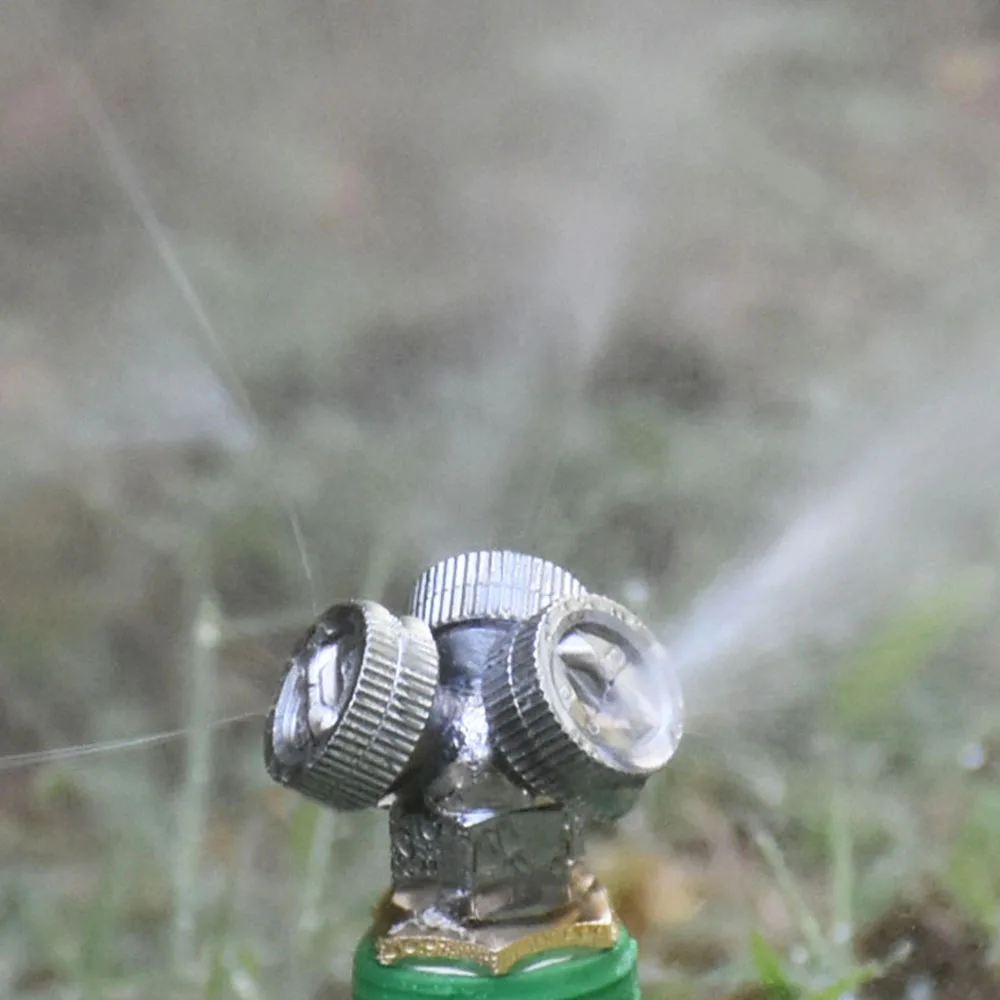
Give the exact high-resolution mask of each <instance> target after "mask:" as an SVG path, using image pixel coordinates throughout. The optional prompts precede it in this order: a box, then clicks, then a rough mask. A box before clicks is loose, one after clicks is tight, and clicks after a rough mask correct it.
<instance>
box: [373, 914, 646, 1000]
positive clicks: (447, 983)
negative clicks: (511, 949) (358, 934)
mask: <svg viewBox="0 0 1000 1000" xmlns="http://www.w3.org/2000/svg"><path fill="white" fill-rule="evenodd" d="M637 955H638V948H637V947H636V943H635V940H634V939H633V938H631V937H630V936H629V935H628V934H627V933H626V932H625V931H624V930H623V931H622V934H621V937H620V938H619V939H618V943H617V944H616V945H615V946H614V948H611V949H608V950H607V951H575V952H570V951H552V952H546V953H543V954H540V955H535V956H533V957H532V958H530V959H525V961H524V962H523V963H521V964H520V965H518V966H515V967H514V968H513V969H512V970H511V971H510V972H508V973H507V974H506V975H503V976H493V975H487V974H485V973H484V972H483V971H482V970H481V969H480V968H479V967H478V966H476V965H473V964H471V963H463V962H454V961H448V962H443V961H441V962H432V961H428V960H415V959H411V960H407V961H403V962H400V963H398V964H396V965H381V964H380V963H379V961H378V959H377V958H376V957H375V947H374V944H373V942H372V939H371V937H366V938H364V939H363V940H362V942H361V944H360V945H358V948H357V951H356V952H355V954H354V1000H423V998H427V1000H640V998H641V994H640V992H639V977H638V972H637Z"/></svg>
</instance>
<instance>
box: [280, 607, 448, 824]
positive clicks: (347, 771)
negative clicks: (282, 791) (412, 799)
mask: <svg viewBox="0 0 1000 1000" xmlns="http://www.w3.org/2000/svg"><path fill="white" fill-rule="evenodd" d="M351 603H352V605H353V606H354V607H357V608H358V609H359V610H360V611H361V612H362V614H363V615H364V622H365V648H364V653H363V655H362V661H361V668H360V670H359V671H358V678H357V683H356V685H355V688H354V691H353V692H352V694H351V696H350V699H349V700H348V703H347V705H346V706H345V708H344V711H343V714H342V715H341V717H340V718H339V719H338V720H337V723H336V725H335V727H334V729H333V731H332V732H331V733H330V735H329V736H328V737H327V738H326V744H325V746H324V747H323V749H322V751H321V752H319V753H318V754H317V755H316V756H315V757H313V758H312V759H310V760H308V761H307V762H306V763H305V764H303V765H299V766H298V767H295V768H293V769H290V770H289V771H288V772H286V773H285V774H283V775H281V776H280V777H279V780H281V781H282V783H283V784H287V785H289V786H291V787H292V788H294V789H295V790H296V791H298V792H301V793H302V794H303V795H306V796H308V797H309V798H312V799H315V800H316V801H318V802H322V803H324V804H325V805H329V806H332V807H334V808H335V809H342V810H350V809H364V808H367V807H370V806H374V805H377V803H378V802H379V801H380V800H381V799H382V798H383V797H384V796H385V794H386V793H387V792H388V791H389V789H390V787H391V786H392V785H393V784H394V783H395V781H396V780H397V779H398V778H399V776H400V775H401V774H402V772H403V771H404V770H405V768H406V766H407V764H408V763H409V760H410V757H411V755H412V754H413V751H414V748H415V747H416V745H417V742H418V740H419V739H420V737H421V735H422V734H423V731H424V727H425V726H426V724H427V720H428V718H429V716H430V710H431V704H432V703H433V701H434V694H435V691H436V689H437V680H438V652H437V647H436V646H435V644H434V640H433V638H432V636H431V634H430V629H429V628H428V627H427V626H426V625H425V624H424V623H423V622H421V621H417V620H414V619H407V620H406V621H405V622H404V621H401V620H400V619H398V618H396V617H395V616H394V615H393V614H391V613H390V612H389V611H387V610H386V609H385V608H383V607H382V606H381V605H380V604H376V603H375V602H374V601H356V602H351Z"/></svg>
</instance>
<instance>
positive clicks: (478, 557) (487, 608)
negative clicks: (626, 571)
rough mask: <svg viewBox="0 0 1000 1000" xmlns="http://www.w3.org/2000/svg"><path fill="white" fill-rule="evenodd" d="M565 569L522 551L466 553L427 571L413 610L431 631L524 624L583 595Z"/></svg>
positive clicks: (420, 581)
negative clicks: (477, 624)
mask: <svg viewBox="0 0 1000 1000" xmlns="http://www.w3.org/2000/svg"><path fill="white" fill-rule="evenodd" d="M583 592H584V590H583V586H582V584H581V583H580V581H579V580H577V579H576V578H575V577H573V576H571V575H570V574H569V573H567V572H566V570H564V569H562V567H560V566H556V565H555V564H554V563H550V562H548V561H547V560H545V559H539V558H538V557H537V556H530V555H525V554H524V553H522V552H509V551H506V550H503V551H495V552H491V551H483V552H466V553H464V554H462V555H458V556H452V557H451V558H449V559H443V560H442V561H441V562H439V563H437V564H436V565H434V566H431V567H430V569H428V570H426V571H425V572H424V573H423V574H422V575H421V577H420V579H419V580H418V581H417V584H416V586H415V587H414V589H413V597H412V601H411V605H410V611H411V613H412V614H414V615H416V616H417V617H418V618H422V619H423V620H424V621H425V622H427V624H428V625H430V627H431V628H432V629H437V628H440V627H442V626H445V625H453V624H456V623H458V622H473V621H523V620H524V619H525V618H530V617H531V616H532V615H533V614H537V612H539V611H541V610H542V608H545V607H548V605H549V604H551V603H552V602H553V601H554V600H556V599H557V598H559V597H570V596H573V595H575V594H582V593H583Z"/></svg>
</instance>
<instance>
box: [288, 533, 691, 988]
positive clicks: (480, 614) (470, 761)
mask: <svg viewBox="0 0 1000 1000" xmlns="http://www.w3.org/2000/svg"><path fill="white" fill-rule="evenodd" d="M339 607H340V608H341V610H340V611H338V610H337V609H331V612H328V613H327V615H326V616H324V618H323V619H321V621H320V623H318V625H317V626H316V628H315V629H314V631H313V633H311V634H310V636H309V637H307V639H306V640H305V642H304V643H303V645H302V647H301V648H300V650H299V651H298V652H297V654H296V655H295V656H293V658H292V660H291V662H290V664H289V668H288V675H287V677H286V681H285V684H284V686H283V688H282V691H281V693H280V694H279V696H278V699H277V703H276V706H275V711H274V714H273V719H272V721H271V722H270V723H269V727H268V741H269V742H268V746H269V757H268V760H269V769H271V773H272V775H273V776H275V777H276V778H277V780H281V781H284V783H286V784H289V785H291V786H292V787H295V788H297V789H298V790H300V791H302V792H303V793H304V794H307V795H311V796H312V797H314V798H317V799H319V800H320V801H324V802H326V803H327V804H330V805H333V806H334V807H336V808H358V807H360V806H361V805H365V804H369V805H373V804H375V803H376V802H378V803H380V804H382V805H386V806H388V807H389V825H390V841H391V858H390V864H391V871H392V889H391V890H390V896H391V898H392V899H393V900H395V903H394V906H395V909H393V910H392V912H393V913H395V914H396V915H397V917H398V920H397V921H396V923H393V920H389V921H388V924H386V928H385V929H384V932H383V933H382V937H381V939H380V945H379V949H380V950H379V954H380V955H382V956H383V957H384V960H386V961H391V960H397V959H398V958H400V957H404V956H406V955H420V954H425V955H431V954H437V953H440V949H441V948H445V949H446V950H447V949H448V948H452V950H454V947H458V945H457V944H455V942H461V947H462V948H464V949H466V950H468V949H469V948H472V950H473V951H476V953H477V954H479V953H480V952H482V954H484V955H487V956H489V955H490V954H493V953H492V952H491V948H493V945H496V946H497V947H498V948H500V950H503V949H505V948H508V946H512V947H514V951H513V952H510V954H513V953H516V954H518V955H521V954H522V952H523V951H524V949H525V948H528V949H529V952H530V949H531V948H533V947H536V946H537V947H539V948H541V947H542V945H543V943H545V942H551V941H553V940H559V941H562V942H564V943H569V942H576V943H578V944H582V945H584V946H588V947H611V946H612V945H613V943H614V940H615V934H616V933H617V932H616V930H615V928H616V927H617V924H616V923H615V921H614V919H613V917H612V916H611V915H610V909H608V911H607V914H605V915H602V916H601V917H600V919H599V920H597V922H596V923H595V922H594V919H592V918H593V917H594V912H596V911H594V909H593V906H592V905H590V904H594V901H595V900H598V901H600V900H601V899H604V897H603V896H602V895H601V893H602V892H603V890H600V888H599V887H598V886H597V885H596V883H595V882H594V881H593V877H592V876H588V875H587V874H586V873H585V871H584V870H583V868H582V863H581V859H582V857H583V853H584V844H583V829H584V825H585V822H586V819H587V817H588V816H594V815H598V816H602V817H611V818H616V817H618V816H621V815H622V814H624V813H625V812H627V811H628V809H629V808H631V806H632V805H634V803H635V799H636V796H637V794H638V792H639V790H640V789H641V787H642V785H643V784H644V782H645V781H646V779H647V778H648V777H649V776H650V775H651V774H652V773H653V772H655V771H656V770H658V769H659V768H661V767H662V766H663V765H664V764H666V762H667V761H668V760H669V759H670V757H671V755H672V754H673V752H674V750H675V749H676V746H677V741H678V740H679V738H680V733H681V716H682V710H683V703H682V700H681V697H680V692H679V690H678V689H677V687H676V683H675V682H674V681H673V678H672V675H671V674H670V672H669V667H668V665H667V664H666V663H665V660H664V659H663V656H662V650H661V648H660V647H659V644H658V643H656V641H655V639H654V638H653V636H652V634H651V633H650V632H649V631H648V629H646V628H645V626H643V625H642V623H641V622H639V620H638V619H637V618H635V616H633V615H632V614H631V613H630V612H629V611H627V610H626V609H625V608H623V607H622V606H621V605H618V604H616V603H614V602H613V601H610V600H608V599H607V598H603V597H598V596H594V595H590V594H588V593H587V592H586V591H585V590H584V588H583V586H582V585H581V584H580V582H579V581H578V580H576V579H575V578H574V577H572V576H571V575H570V574H569V573H567V572H566V571H565V570H563V569H561V568H560V567H558V566H555V565H553V564H552V563H548V562H546V561H545V560H542V559H539V558H537V557H534V556H529V555H524V554H521V553H514V552H506V551H504V552H473V553H467V554H464V555H459V556H455V557H452V558H451V559H446V560H444V561H442V562H440V563H438V564H437V565H436V566H433V567H431V568H430V569H429V570H427V571H426V572H425V573H424V574H423V575H422V576H421V577H420V579H419V580H418V582H417V585H416V587H415V588H414V592H413V597H412V602H411V609H412V611H413V615H414V617H412V618H407V619H404V620H403V621H400V620H399V619H396V618H394V617H393V616H392V615H391V614H389V612H387V611H386V610H385V609H384V608H381V607H379V606H378V605H372V604H371V603H370V602H357V603H354V604H350V605H344V606H339ZM344 609H346V610H344ZM359 616H360V618H359ZM361 619H363V624H364V629H363V630H362V629H361V628H360V626H359V621H361ZM404 622H405V624H404ZM362 631H363V632H364V642H363V643H362V642H361V641H360V636H361V634H362ZM359 650H363V652H360V653H359ZM432 651H433V652H432ZM383 757H384V758H385V759H382V758H383ZM581 887H583V888H581ZM584 897H586V899H587V900H589V901H590V902H589V903H588V905H590V909H588V908H587V906H583V903H582V901H583V899H584ZM605 904H606V899H604V903H602V904H601V905H605ZM595 905H596V904H595ZM598 909H600V907H598ZM387 912H388V911H387ZM601 912H602V914H603V911H601ZM588 914H589V915H588ZM383 916H384V914H383ZM527 928H530V933H529V931H528V930H526V929H527ZM574 928H575V929H574ZM553 935H554V936H553ZM448 942H452V943H451V944H449V943H448ZM489 942H493V944H492V945H491V944H490V943H489ZM497 942H500V944H497ZM532 942H534V943H532ZM552 946H553V945H551V943H549V944H545V947H552ZM483 948H485V951H483ZM477 949H479V950H478V951H477ZM493 950H494V951H496V948H493ZM449 953H450V952H449ZM504 953H505V954H507V952H504ZM455 954H458V952H455ZM484 961H485V959H484ZM504 961H505V960H501V959H499V958H497V957H496V955H495V954H493V957H492V958H489V961H488V962H487V964H488V965H490V967H493V966H496V967H497V968H500V967H501V966H503V964H504Z"/></svg>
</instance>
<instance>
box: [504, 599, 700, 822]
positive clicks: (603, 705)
mask: <svg viewBox="0 0 1000 1000" xmlns="http://www.w3.org/2000/svg"><path fill="white" fill-rule="evenodd" d="M487 676H488V680H487V685H486V692H485V702H486V707H487V714H488V716H489V719H490V723H491V725H492V727H493V729H494V731H495V734H496V737H495V739H496V745H497V747H498V749H499V751H500V753H501V755H502V757H503V759H504V761H505V762H506V763H507V764H508V765H509V767H510V768H511V770H512V771H513V772H514V773H516V774H517V775H518V777H519V778H520V779H521V780H522V781H523V783H524V784H525V785H526V786H527V787H528V788H530V789H532V791H533V792H534V793H535V794H540V795H547V796H550V797H552V798H554V799H556V800H557V801H562V802H571V803H575V804H576V805H577V807H578V808H580V809H583V810H584V811H588V812H592V813H595V814H598V815H602V816H607V817H609V818H615V817H616V816H617V815H620V814H621V812H622V811H623V810H627V809H628V808H629V807H630V805H631V799H632V798H634V793H635V792H636V791H637V790H638V789H640V788H641V787H642V785H643V784H644V783H645V781H646V780H647V779H648V777H649V776H650V775H651V774H653V773H655V772H656V771H658V770H660V769H661V768H662V767H664V766H665V765H666V764H667V762H668V761H669V760H670V758H671V757H672V756H673V754H674V751H675V750H676V749H677V745H678V743H679V742H680V738H681V733H682V728H683V699H682V696H681V691H680V688H679V686H678V684H677V682H676V679H675V677H674V675H673V672H672V670H671V669H670V665H669V663H668V662H667V658H666V653H665V651H664V650H663V648H662V647H661V646H660V644H659V643H658V642H657V641H656V638H655V637H654V636H653V634H652V633H651V632H650V631H649V630H648V629H647V628H646V627H645V626H644V625H643V624H642V622H641V621H639V619H638V618H636V617H635V615H633V614H632V613H631V612H630V611H628V609H626V608H624V607H622V606H621V605H620V604H617V603H615V602H614V601H611V600H609V599H608V598H606V597H598V596H596V595H589V594H588V595H584V596H581V597H571V598H565V599H563V600H561V601H556V602H555V603H554V604H552V605H551V606H550V607H549V608H547V609H546V610H545V611H543V612H541V613H540V614H538V615H536V616H535V617H533V618H531V619H529V620H528V621H527V622H525V623H523V624H522V625H521V626H520V627H518V628H516V629H514V630H513V631H512V632H511V634H510V635H509V637H508V639H507V642H506V643H502V644H498V645H497V646H495V647H494V650H493V652H492V653H491V658H490V663H489V665H488V667H487Z"/></svg>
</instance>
